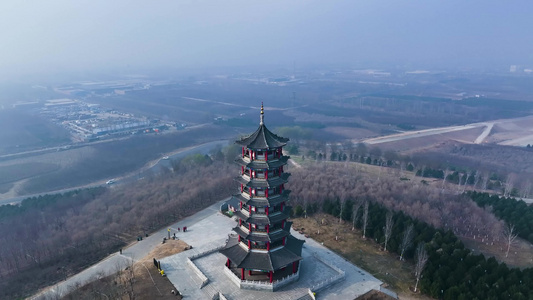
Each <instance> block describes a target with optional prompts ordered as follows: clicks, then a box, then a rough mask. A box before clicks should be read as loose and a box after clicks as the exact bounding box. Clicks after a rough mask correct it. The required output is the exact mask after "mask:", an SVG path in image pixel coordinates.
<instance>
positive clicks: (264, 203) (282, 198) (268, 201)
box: [232, 190, 291, 207]
mask: <svg viewBox="0 0 533 300" xmlns="http://www.w3.org/2000/svg"><path fill="white" fill-rule="evenodd" d="M290 192H291V191H290V190H283V192H281V195H279V196H278V195H276V196H273V197H268V198H263V197H252V198H246V197H244V196H243V195H242V194H237V195H233V196H232V197H233V198H235V199H237V200H238V201H240V202H242V203H245V204H246V205H251V206H257V207H271V206H276V205H278V204H280V203H281V202H287V201H288V200H289V193H290Z"/></svg>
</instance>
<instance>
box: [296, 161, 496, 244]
mask: <svg viewBox="0 0 533 300" xmlns="http://www.w3.org/2000/svg"><path fill="white" fill-rule="evenodd" d="M290 188H291V190H292V193H291V196H292V198H293V200H294V201H293V206H296V205H301V206H302V207H310V206H313V205H314V204H317V205H316V206H315V207H317V208H319V209H320V208H321V207H322V203H323V201H324V200H326V199H329V200H337V199H339V201H340V202H341V206H342V202H343V201H346V200H347V199H352V200H356V199H368V200H371V201H375V202H377V203H379V204H381V205H383V206H384V207H386V208H388V209H391V210H394V211H403V212H404V213H405V214H407V215H409V216H411V217H414V218H416V219H419V220H421V221H424V222H426V223H428V224H431V225H433V226H434V227H436V228H444V229H451V230H453V232H454V233H455V234H456V235H458V236H466V237H473V238H475V237H481V238H486V239H490V240H494V241H495V240H498V239H500V238H501V232H502V230H503V226H504V224H503V222H502V221H500V220H498V219H497V218H496V217H495V216H494V215H493V214H492V213H491V212H490V211H488V210H485V209H483V208H480V207H479V206H477V205H476V203H475V202H473V201H472V200H470V199H469V198H467V197H465V196H460V195H449V194H445V193H442V190H441V189H437V188H435V187H432V186H427V185H422V184H415V183H412V182H410V181H407V182H406V181H401V180H399V179H398V178H393V177H389V176H381V177H380V178H379V179H378V178H377V177H376V176H375V175H370V174H368V173H362V172H360V171H358V170H357V166H356V165H355V164H347V163H335V162H318V163H316V164H314V165H311V166H307V167H305V168H296V169H294V170H292V177H291V185H290Z"/></svg>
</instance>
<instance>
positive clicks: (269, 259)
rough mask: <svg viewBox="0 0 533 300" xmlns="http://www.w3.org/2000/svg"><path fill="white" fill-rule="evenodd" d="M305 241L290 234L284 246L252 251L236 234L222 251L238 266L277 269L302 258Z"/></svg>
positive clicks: (266, 269) (250, 268) (252, 268)
mask: <svg viewBox="0 0 533 300" xmlns="http://www.w3.org/2000/svg"><path fill="white" fill-rule="evenodd" d="M304 242H305V241H302V240H299V239H297V238H295V237H293V236H292V235H289V236H288V237H287V242H286V244H285V246H283V247H280V248H277V249H274V250H270V251H250V250H249V249H247V248H246V247H243V246H241V245H240V242H239V240H238V237H237V236H236V235H231V236H230V237H229V239H228V241H227V243H226V246H224V248H223V249H222V250H220V253H222V254H223V255H225V256H226V257H227V258H229V259H230V260H231V261H232V262H233V263H234V264H235V265H237V268H243V269H247V270H262V271H276V270H279V269H281V268H283V267H286V266H289V265H290V264H292V263H293V262H296V261H299V260H301V259H302V246H303V243H304Z"/></svg>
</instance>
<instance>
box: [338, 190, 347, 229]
mask: <svg viewBox="0 0 533 300" xmlns="http://www.w3.org/2000/svg"><path fill="white" fill-rule="evenodd" d="M345 202H346V195H342V196H341V197H340V205H341V210H340V213H339V224H340V223H342V212H343V210H344V203H345Z"/></svg>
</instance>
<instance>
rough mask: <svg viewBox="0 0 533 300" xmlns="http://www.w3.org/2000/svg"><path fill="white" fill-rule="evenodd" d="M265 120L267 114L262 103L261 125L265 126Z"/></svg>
mask: <svg viewBox="0 0 533 300" xmlns="http://www.w3.org/2000/svg"><path fill="white" fill-rule="evenodd" d="M264 120H265V112H264V110H263V102H261V121H260V122H259V125H263V123H264Z"/></svg>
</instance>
